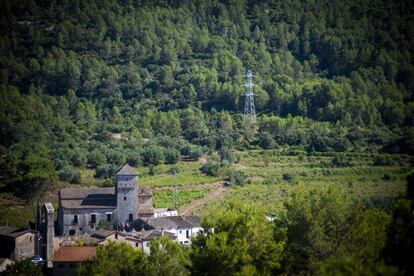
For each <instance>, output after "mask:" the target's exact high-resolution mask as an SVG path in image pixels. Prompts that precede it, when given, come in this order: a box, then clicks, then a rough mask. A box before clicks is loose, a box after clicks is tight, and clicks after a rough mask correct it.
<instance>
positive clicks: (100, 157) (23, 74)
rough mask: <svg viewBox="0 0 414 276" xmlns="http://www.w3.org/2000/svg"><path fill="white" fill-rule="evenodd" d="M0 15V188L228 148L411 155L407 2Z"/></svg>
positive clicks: (145, 5) (39, 8)
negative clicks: (249, 110) (249, 105)
mask: <svg viewBox="0 0 414 276" xmlns="http://www.w3.org/2000/svg"><path fill="white" fill-rule="evenodd" d="M0 3H1V4H0V5H1V7H2V8H1V11H0V13H1V14H0V26H1V37H0V82H1V88H0V91H1V92H0V93H1V94H0V97H1V99H0V110H1V113H0V127H1V130H0V141H1V157H2V159H1V163H2V166H1V167H2V170H1V171H2V181H3V182H8V183H6V184H7V185H14V184H13V183H11V182H14V183H19V182H21V181H22V179H26V180H27V178H29V180H30V179H35V178H39V177H40V178H42V177H46V178H49V179H52V180H53V179H56V178H57V177H59V178H60V179H61V180H67V181H71V182H74V183H77V182H80V181H81V179H80V175H79V172H78V171H77V168H83V167H85V166H88V167H92V168H97V169H99V170H97V175H98V176H99V175H102V176H103V177H106V176H108V175H109V176H110V175H112V173H113V171H114V170H116V168H117V166H119V165H120V164H122V163H124V162H125V161H128V162H130V163H131V164H133V165H137V164H139V165H141V164H144V165H148V164H155V165H156V164H158V163H160V162H167V163H168V162H176V161H177V160H178V159H179V153H178V151H179V152H180V153H181V154H182V155H191V156H192V157H195V158H196V157H198V156H200V155H201V154H203V153H208V152H211V151H213V150H216V149H220V148H222V147H228V148H237V149H241V150H243V149H246V148H255V147H262V148H265V149H266V148H273V147H276V146H278V145H289V146H299V147H301V148H303V149H305V150H307V151H349V150H354V149H359V148H364V149H368V150H371V151H378V150H379V151H387V152H402V153H412V152H413V150H414V128H413V127H412V123H413V122H412V121H413V118H414V96H413V89H414V66H413V50H414V43H413V37H414V23H413V22H414V20H413V15H414V5H413V4H412V3H411V2H410V1H386V0H381V1H375V2H372V1H348V3H343V1H288V2H286V1H259V2H256V1H238V0H237V1H222V2H220V1H127V0H125V1H63V0H62V1H33V0H28V1H6V0H3V1H1V2H0ZM248 68H250V69H252V70H253V72H254V83H255V86H254V91H255V94H256V97H255V101H256V109H257V110H258V113H259V114H258V118H257V121H256V122H255V123H249V122H246V121H245V120H243V116H242V111H243V103H244V97H243V93H244V91H245V88H244V87H243V86H242V84H243V83H244V81H245V78H244V74H245V72H246V70H247V69H248ZM117 133H119V134H118V135H117ZM39 168H46V169H47V173H43V175H36V173H35V172H38V171H39ZM44 171H46V170H44ZM32 172H33V173H32ZM45 174H46V175H45Z"/></svg>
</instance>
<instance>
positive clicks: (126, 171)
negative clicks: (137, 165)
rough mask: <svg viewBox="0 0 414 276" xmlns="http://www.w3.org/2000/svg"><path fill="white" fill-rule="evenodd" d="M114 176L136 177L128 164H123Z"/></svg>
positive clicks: (135, 173) (135, 172) (134, 171)
mask: <svg viewBox="0 0 414 276" xmlns="http://www.w3.org/2000/svg"><path fill="white" fill-rule="evenodd" d="M116 175H138V173H137V171H136V170H135V169H134V168H133V167H131V166H130V165H128V164H125V165H124V166H123V167H122V168H121V169H120V170H119V171H118V172H117V173H116Z"/></svg>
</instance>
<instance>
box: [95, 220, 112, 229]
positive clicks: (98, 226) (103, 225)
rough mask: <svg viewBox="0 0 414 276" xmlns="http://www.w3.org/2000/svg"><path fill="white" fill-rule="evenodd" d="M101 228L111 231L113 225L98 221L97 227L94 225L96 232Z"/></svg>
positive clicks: (105, 221)
mask: <svg viewBox="0 0 414 276" xmlns="http://www.w3.org/2000/svg"><path fill="white" fill-rule="evenodd" d="M101 228H103V229H108V230H112V229H113V225H112V223H111V222H109V221H107V220H104V219H102V220H100V221H99V222H98V225H96V230H98V229H101Z"/></svg>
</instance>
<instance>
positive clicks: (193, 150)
mask: <svg viewBox="0 0 414 276" xmlns="http://www.w3.org/2000/svg"><path fill="white" fill-rule="evenodd" d="M201 156H203V149H202V148H201V147H199V146H191V147H190V150H189V151H188V157H189V158H190V159H191V160H198V158H200V157H201Z"/></svg>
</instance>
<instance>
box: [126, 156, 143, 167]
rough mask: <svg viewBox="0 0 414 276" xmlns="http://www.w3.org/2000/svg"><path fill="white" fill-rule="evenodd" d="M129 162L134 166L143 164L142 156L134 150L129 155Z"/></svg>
mask: <svg viewBox="0 0 414 276" xmlns="http://www.w3.org/2000/svg"><path fill="white" fill-rule="evenodd" d="M127 163H128V164H129V165H131V166H133V167H137V166H140V165H142V156H141V155H140V154H139V152H132V153H130V154H129V155H128V157H127Z"/></svg>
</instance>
